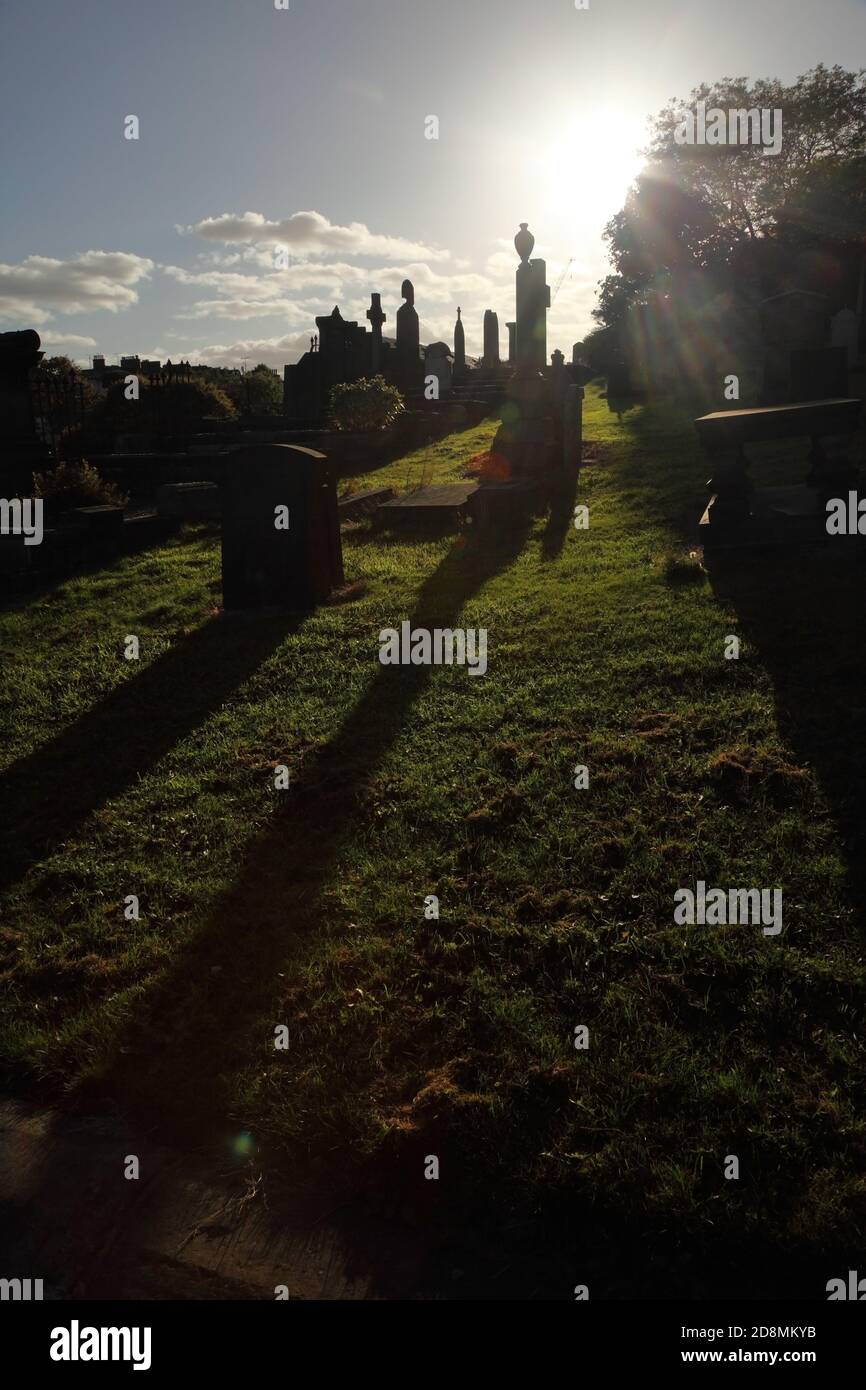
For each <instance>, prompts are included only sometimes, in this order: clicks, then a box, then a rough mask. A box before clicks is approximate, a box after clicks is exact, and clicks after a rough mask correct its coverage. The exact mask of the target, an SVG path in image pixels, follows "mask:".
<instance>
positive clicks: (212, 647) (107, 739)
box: [0, 617, 301, 889]
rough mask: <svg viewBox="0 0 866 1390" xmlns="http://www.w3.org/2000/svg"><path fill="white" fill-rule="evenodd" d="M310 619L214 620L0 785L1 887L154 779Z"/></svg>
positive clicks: (11, 771)
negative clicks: (162, 763)
mask: <svg viewBox="0 0 866 1390" xmlns="http://www.w3.org/2000/svg"><path fill="white" fill-rule="evenodd" d="M300 621H301V619H300V618H296V619H292V618H289V617H274V618H257V619H255V620H254V621H246V620H244V619H235V618H231V619H223V618H213V619H211V620H209V621H207V622H205V623H203V624H202V626H201V627H199V628H197V629H196V631H195V632H194V633H192V634H191V635H190V636H189V637H184V638H183V639H182V640H181V641H178V642H176V643H175V644H174V645H173V646H172V647H171V648H170V649H169V651H167V652H166V653H165V654H164V655H163V656H161V657H158V658H157V659H156V660H155V661H153V662H152V663H151V664H150V665H149V666H147V667H145V669H144V670H143V671H141V673H140V674H137V675H134V676H132V677H131V678H129V679H127V680H125V681H123V682H122V684H121V685H119V686H117V687H116V688H115V689H114V690H113V691H112V692H111V694H110V695H108V696H107V697H106V699H104V700H102V701H100V702H99V704H97V705H95V706H94V707H93V708H92V709H90V710H88V711H87V713H86V714H85V715H83V716H82V718H81V719H79V720H78V721H77V723H75V724H73V725H72V726H71V728H69V729H65V730H64V731H63V732H62V733H60V734H58V735H57V737H56V738H53V739H49V740H48V741H47V742H45V743H43V744H41V745H40V746H39V747H38V748H37V749H36V750H35V752H33V753H31V754H29V755H28V756H27V757H26V758H19V759H18V761H17V762H15V763H12V764H11V766H10V767H9V768H7V770H6V771H5V772H4V773H3V775H2V777H0V806H2V808H3V824H2V828H0V889H5V888H8V887H10V886H11V885H12V884H13V883H15V882H17V881H18V880H19V879H20V878H21V877H22V876H23V875H24V874H25V873H26V872H27V870H28V868H29V867H30V866H31V865H32V864H33V863H35V862H37V861H38V860H39V859H41V858H42V857H44V855H45V854H46V853H48V852H50V851H51V849H52V847H53V846H55V845H57V844H60V843H61V842H62V841H63V840H64V839H66V838H67V837H68V836H69V835H71V834H72V833H73V832H74V831H75V830H76V829H77V828H78V826H80V825H81V823H82V822H83V821H84V820H85V819H86V817H87V816H88V815H90V814H91V813H92V812H93V811H95V810H97V809H98V808H99V807H100V806H103V805H104V804H105V803H106V802H107V801H110V800H111V799H112V797H115V796H118V795H119V794H120V793H121V792H123V791H124V790H125V789H126V788H127V787H128V786H130V785H131V784H132V783H133V782H134V781H135V780H136V779H137V778H139V777H141V776H143V775H145V774H146V773H147V772H149V771H150V770H151V769H152V768H153V767H154V766H155V765H156V764H157V763H158V762H159V760H160V758H162V757H164V756H165V754H166V753H168V752H169V751H170V749H172V748H173V747H174V746H175V744H177V743H180V742H181V741H182V740H183V739H184V738H186V737H187V735H188V734H189V733H190V732H191V731H192V730H193V729H195V728H197V727H198V726H199V725H200V724H202V723H203V722H204V721H205V720H206V719H207V717H208V716H209V715H210V714H211V713H212V712H213V711H214V710H215V709H218V708H219V706H220V705H221V704H222V702H223V701H224V700H225V699H226V698H227V697H228V696H229V695H230V694H231V693H232V691H234V690H236V689H237V687H238V686H239V685H240V684H241V683H242V682H243V681H244V680H246V679H247V678H248V677H249V676H251V675H252V674H253V672H254V671H256V670H257V669H258V667H259V666H260V665H261V664H262V662H263V661H264V660H265V659H266V658H267V657H268V656H269V655H270V654H271V652H273V651H274V650H275V649H276V648H277V647H278V646H279V644H280V643H281V642H282V640H283V638H284V637H285V636H286V635H287V634H288V633H289V632H291V631H293V630H295V629H296V628H297V626H298V624H299V623H300Z"/></svg>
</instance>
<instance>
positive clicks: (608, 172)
mask: <svg viewBox="0 0 866 1390" xmlns="http://www.w3.org/2000/svg"><path fill="white" fill-rule="evenodd" d="M645 140H646V133H645V130H644V126H643V123H642V122H641V121H640V120H637V119H636V118H634V117H629V116H627V115H625V114H624V113H623V112H622V111H620V110H617V108H616V107H603V108H602V109H601V110H597V111H593V113H592V114H591V115H588V116H583V117H577V118H575V119H574V120H572V121H571V122H570V123H568V124H566V125H565V127H564V128H563V126H561V125H560V126H559V127H557V130H556V133H555V135H554V136H553V137H552V139H551V141H550V143H549V144H547V145H546V149H547V151H548V153H547V156H546V158H545V161H544V165H545V174H546V177H545V179H544V198H545V204H546V207H545V213H546V216H548V217H549V218H550V222H551V224H555V225H556V227H557V229H558V230H561V232H563V233H568V234H570V235H569V238H568V239H569V240H571V239H572V238H573V234H574V232H575V230H581V231H590V230H591V231H593V232H594V233H596V234H597V233H598V232H599V231H600V230H601V227H602V226H603V225H604V223H605V222H607V221H608V219H609V218H610V217H611V216H612V215H613V213H615V212H616V211H617V210H618V209H619V208H621V207H622V205H623V203H624V201H625V195H626V193H627V191H628V188H629V185H630V184H631V183H632V181H633V180H634V178H635V176H636V174H637V173H638V171H639V169H640V167H641V165H642V163H643V160H642V159H641V158H640V156H639V154H638V150H639V148H640V147H641V146H642V145H643V144H644V143H645ZM539 220H540V219H539ZM544 225H548V224H547V222H545V224H544Z"/></svg>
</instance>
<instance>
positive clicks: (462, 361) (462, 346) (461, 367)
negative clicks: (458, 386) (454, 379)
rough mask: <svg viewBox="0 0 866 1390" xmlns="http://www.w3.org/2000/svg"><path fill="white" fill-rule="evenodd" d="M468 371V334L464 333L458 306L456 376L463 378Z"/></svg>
mask: <svg viewBox="0 0 866 1390" xmlns="http://www.w3.org/2000/svg"><path fill="white" fill-rule="evenodd" d="M465 371H466V334H465V332H464V331H463V320H462V319H461V317H460V305H459V304H458V306H457V322H456V323H455V325H454V375H455V376H462V375H463V373H464V372H465Z"/></svg>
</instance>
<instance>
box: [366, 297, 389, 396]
mask: <svg viewBox="0 0 866 1390" xmlns="http://www.w3.org/2000/svg"><path fill="white" fill-rule="evenodd" d="M367 318H368V319H369V320H370V326H371V328H372V330H373V344H372V353H371V365H372V368H373V375H374V376H377V375H378V374H379V372H380V371H381V368H382V324H383V323H384V322H385V319H386V318H387V314H383V313H382V296H381V294H371V295H370V307H369V309H368V310H367Z"/></svg>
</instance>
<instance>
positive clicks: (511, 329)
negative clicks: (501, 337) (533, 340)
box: [505, 322, 517, 367]
mask: <svg viewBox="0 0 866 1390" xmlns="http://www.w3.org/2000/svg"><path fill="white" fill-rule="evenodd" d="M505 327H506V328H507V329H508V365H509V366H510V367H513V366H514V363H515V362H516V361H517V356H516V349H515V338H516V334H517V324H516V323H515V322H512V323H507V324H506V325H505Z"/></svg>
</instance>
